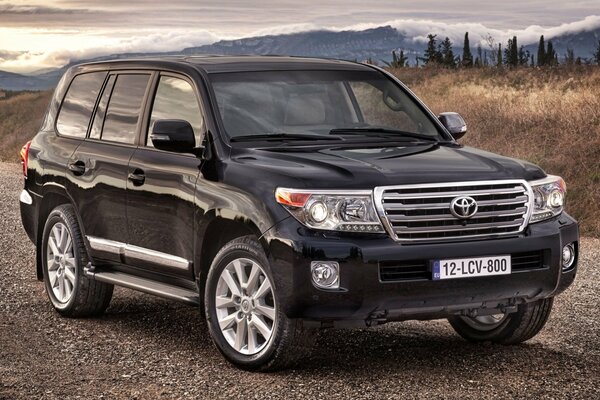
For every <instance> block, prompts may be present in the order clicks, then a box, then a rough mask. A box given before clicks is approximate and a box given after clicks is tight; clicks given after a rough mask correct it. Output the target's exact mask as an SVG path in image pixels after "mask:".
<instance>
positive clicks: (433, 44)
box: [421, 33, 441, 65]
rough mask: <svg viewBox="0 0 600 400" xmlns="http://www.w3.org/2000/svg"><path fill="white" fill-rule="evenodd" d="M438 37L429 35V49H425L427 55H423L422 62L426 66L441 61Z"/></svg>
mask: <svg viewBox="0 0 600 400" xmlns="http://www.w3.org/2000/svg"><path fill="white" fill-rule="evenodd" d="M436 37H437V35H432V34H431V33H430V34H429V35H427V39H429V41H428V42H427V49H425V53H424V54H423V57H421V60H422V61H423V62H424V63H425V65H430V64H437V63H439V62H440V61H441V60H440V58H441V57H440V53H439V51H438V48H437V40H436Z"/></svg>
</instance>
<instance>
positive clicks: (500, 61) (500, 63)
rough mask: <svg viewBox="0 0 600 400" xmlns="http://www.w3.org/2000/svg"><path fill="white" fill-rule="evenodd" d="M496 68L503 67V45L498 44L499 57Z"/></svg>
mask: <svg viewBox="0 0 600 400" xmlns="http://www.w3.org/2000/svg"><path fill="white" fill-rule="evenodd" d="M496 62H497V64H496V66H497V67H501V66H502V44H500V43H498V56H497V57H496Z"/></svg>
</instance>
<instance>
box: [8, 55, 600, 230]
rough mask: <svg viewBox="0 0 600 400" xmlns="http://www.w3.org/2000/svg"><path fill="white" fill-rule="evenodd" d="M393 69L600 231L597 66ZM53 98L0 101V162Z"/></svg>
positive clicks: (471, 136)
mask: <svg viewBox="0 0 600 400" xmlns="http://www.w3.org/2000/svg"><path fill="white" fill-rule="evenodd" d="M393 72H395V73H396V74H397V75H398V76H399V77H400V78H401V79H402V80H403V81H404V82H405V83H406V84H408V85H409V86H410V87H411V89H412V90H414V91H415V93H416V94H417V95H419V96H420V97H421V98H422V99H423V100H424V101H425V103H427V104H428V105H429V106H430V107H431V109H432V110H434V111H435V112H442V111H457V112H459V113H461V114H462V115H463V116H464V117H465V119H466V121H467V124H468V126H469V133H468V134H467V136H466V137H465V138H464V139H462V142H463V143H464V144H466V145H470V146H474V147H479V148H482V149H486V150H489V151H492V152H495V153H500V154H503V155H507V156H511V157H517V158H521V159H524V160H528V161H531V162H533V163H536V164H538V165H540V166H542V168H544V169H545V170H546V172H548V173H551V174H556V175H561V176H563V177H564V178H565V180H566V181H567V185H568V188H569V195H568V204H567V208H568V210H569V212H570V213H571V214H572V215H574V216H575V217H576V218H577V219H578V220H579V221H580V223H581V228H582V232H583V233H584V234H586V235H594V236H600V68H589V67H588V68H574V69H566V68H560V69H551V70H538V69H523V70H516V71H505V70H500V71H498V70H495V69H488V70H459V71H448V70H432V69H414V68H410V69H399V70H395V71H393ZM49 99H50V93H48V92H42V93H23V94H20V95H17V96H13V97H11V98H9V99H6V100H0V138H1V140H2V145H1V146H0V160H3V161H17V160H18V151H19V148H20V147H21V146H22V145H23V144H24V143H25V142H26V141H27V140H29V139H30V138H31V137H32V136H33V135H34V134H35V132H36V131H37V129H38V128H39V126H40V123H41V119H42V116H43V114H44V111H45V109H46V106H47V104H48V102H49Z"/></svg>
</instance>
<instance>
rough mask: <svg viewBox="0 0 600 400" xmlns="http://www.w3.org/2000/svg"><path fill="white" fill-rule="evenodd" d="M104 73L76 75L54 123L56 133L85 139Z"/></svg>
mask: <svg viewBox="0 0 600 400" xmlns="http://www.w3.org/2000/svg"><path fill="white" fill-rule="evenodd" d="M105 77H106V72H92V73H89V74H82V75H77V76H76V77H75V78H74V79H73V81H72V82H71V86H69V89H68V91H67V95H66V96H65V99H64V101H63V104H62V107H61V108H60V112H59V114H58V119H57V121H56V128H57V130H58V133H59V134H61V135H65V136H75V137H85V134H86V133H87V129H88V125H89V124H90V117H91V116H92V111H93V110H94V105H95V104H96V99H97V98H98V93H100V89H101V88H102V83H103V82H104V78H105Z"/></svg>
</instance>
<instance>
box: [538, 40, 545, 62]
mask: <svg viewBox="0 0 600 400" xmlns="http://www.w3.org/2000/svg"><path fill="white" fill-rule="evenodd" d="M537 60H538V63H537V65H538V67H542V66H544V65H546V45H545V44H544V35H542V36H540V44H538V51H537Z"/></svg>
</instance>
